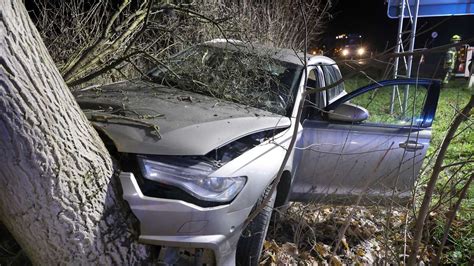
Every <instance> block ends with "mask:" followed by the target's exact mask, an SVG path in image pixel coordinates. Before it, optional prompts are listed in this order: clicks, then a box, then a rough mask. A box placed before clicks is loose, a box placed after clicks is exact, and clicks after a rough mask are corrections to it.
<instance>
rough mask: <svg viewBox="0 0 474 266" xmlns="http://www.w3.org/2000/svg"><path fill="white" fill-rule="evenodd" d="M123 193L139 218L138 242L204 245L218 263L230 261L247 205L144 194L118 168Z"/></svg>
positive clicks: (127, 174) (226, 263)
mask: <svg viewBox="0 0 474 266" xmlns="http://www.w3.org/2000/svg"><path fill="white" fill-rule="evenodd" d="M120 181H121V184H122V188H123V197H124V199H125V200H126V201H127V202H128V203H129V205H130V208H131V210H132V212H133V214H135V216H136V217H137V218H138V220H139V221H140V237H139V241H140V242H142V243H147V244H152V245H160V246H169V247H182V248H207V249H211V250H213V252H214V255H215V258H216V263H217V264H218V265H233V264H234V263H235V249H236V246H237V242H238V240H239V237H240V233H241V231H242V225H243V223H244V221H245V219H246V217H247V216H248V214H249V213H250V210H251V207H249V208H244V209H240V210H239V209H238V210H235V209H233V208H232V206H231V205H232V204H229V205H221V206H216V207H210V208H203V207H199V206H196V205H194V204H191V203H188V202H185V201H181V200H172V199H162V198H152V197H147V196H144V195H143V193H142V192H141V190H140V187H139V186H138V183H137V180H136V179H135V176H134V175H133V174H132V173H129V172H122V173H121V174H120Z"/></svg>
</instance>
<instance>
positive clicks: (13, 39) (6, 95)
mask: <svg viewBox="0 0 474 266" xmlns="http://www.w3.org/2000/svg"><path fill="white" fill-rule="evenodd" d="M0 6H1V7H2V8H1V9H0V43H1V44H0V220H1V221H2V222H3V223H4V224H5V226H6V227H7V228H8V230H9V231H10V232H11V233H12V234H13V236H14V237H15V239H16V240H17V241H18V243H19V244H20V245H21V247H22V248H23V249H24V251H25V252H26V254H27V255H28V256H29V258H30V259H31V260H32V262H33V263H34V264H66V263H72V262H74V263H77V264H101V265H102V264H118V265H124V264H142V263H146V262H149V261H150V259H151V258H152V256H150V254H151V248H150V247H148V246H145V245H141V244H139V243H137V242H136V240H135V239H136V237H134V236H135V235H136V232H135V230H134V229H133V227H132V223H133V222H134V220H133V215H131V213H130V210H129V209H128V207H127V205H126V204H125V203H124V202H123V200H122V199H121V195H120V187H119V186H120V184H119V182H118V180H117V178H116V177H115V176H114V166H113V164H112V160H111V157H110V155H109V154H108V152H107V150H106V149H105V147H104V145H103V143H102V141H101V140H100V138H99V137H98V135H97V133H96V132H95V131H94V129H93V128H92V127H91V126H90V124H89V123H88V121H87V119H86V118H85V116H84V115H83V113H82V111H81V110H80V108H79V107H78V105H77V103H76V102H75V100H74V98H73V97H72V95H71V93H70V92H69V90H68V88H67V87H66V85H65V83H64V80H63V79H62V77H61V75H60V74H59V71H58V70H57V69H56V67H55V65H54V63H53V61H52V60H51V58H50V56H49V54H48V52H47V50H46V48H45V46H44V43H43V41H42V40H41V38H40V35H39V34H38V32H37V30H36V29H35V27H34V26H33V23H32V22H31V20H30V18H29V17H28V14H27V11H26V9H25V7H24V6H23V4H22V2H21V1H20V0H0Z"/></svg>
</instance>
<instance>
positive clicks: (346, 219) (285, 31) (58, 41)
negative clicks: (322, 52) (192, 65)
mask: <svg viewBox="0 0 474 266" xmlns="http://www.w3.org/2000/svg"><path fill="white" fill-rule="evenodd" d="M292 3H293V2H292V1H290V0H282V4H281V5H274V4H271V1H250V0H249V1H247V0H245V1H239V3H238V4H235V3H233V1H195V2H191V3H188V1H156V2H153V1H143V3H142V4H141V5H137V4H136V3H134V2H133V1H127V0H125V1H123V2H121V3H119V4H113V3H112V2H108V1H105V2H103V1H100V2H97V3H96V4H94V5H84V2H83V1H80V0H77V1H71V3H70V4H69V5H61V4H57V3H56V2H54V1H42V2H40V1H38V2H37V4H38V6H37V10H36V11H37V12H36V13H34V14H33V16H34V17H35V19H34V20H35V23H36V26H37V27H38V28H39V31H40V33H41V35H42V38H43V39H44V40H45V41H46V42H47V44H48V49H49V52H50V53H51V55H52V57H53V59H54V60H55V62H56V64H57V66H58V68H59V69H60V71H61V74H62V76H63V78H64V79H65V81H66V82H67V83H68V85H70V86H71V89H74V88H72V86H83V85H85V84H87V83H90V82H92V83H97V82H98V79H100V81H101V82H107V81H109V80H117V79H128V78H131V77H133V76H135V75H143V74H144V73H142V72H143V69H146V68H147V67H149V66H150V65H155V66H156V65H159V66H163V65H164V64H163V60H164V58H165V57H167V56H168V55H169V54H173V53H174V52H176V51H178V50H181V49H182V48H183V47H188V46H190V45H192V44H195V43H198V42H202V41H205V40H209V39H212V38H222V37H223V38H238V39H244V40H248V41H259V42H261V43H265V44H270V45H275V46H283V47H288V48H293V49H295V50H297V49H304V48H305V46H304V43H305V41H308V40H313V41H314V40H317V38H318V36H319V34H320V33H321V29H322V24H323V22H324V21H325V19H327V17H328V16H327V8H328V5H325V4H323V1H317V0H315V1H306V2H305V3H306V4H305V5H306V6H304V7H305V8H307V9H306V12H305V13H306V15H307V17H306V18H305V19H300V18H301V17H302V16H295V15H294V14H295V13H296V12H299V11H300V10H299V9H298V7H297V5H293V4H292ZM302 9H303V8H302ZM51 23H53V24H54V27H51ZM307 24H308V25H311V26H310V27H308V26H305V25H307ZM302 28H305V29H306V32H305V31H302V30H301V29H302ZM63 30H64V31H63ZM267 62H268V61H264V62H258V63H255V64H254V65H255V66H256V69H254V70H255V71H253V72H248V75H249V76H250V78H249V79H247V80H246V81H251V82H253V81H255V80H258V79H260V78H261V77H262V75H261V73H257V71H258V70H262V69H263V68H264V67H261V66H262V65H265V63H267ZM262 63H263V64H262ZM223 66H224V65H223ZM259 67H261V68H260V69H258V68H259ZM167 71H171V72H174V73H171V72H168V73H167V75H168V76H167V77H166V78H164V79H163V80H162V81H163V82H165V81H166V80H168V82H169V83H173V82H176V81H173V77H175V74H178V75H183V74H187V73H190V71H187V70H186V69H179V68H173V69H171V70H170V69H167ZM180 71H181V72H180ZM206 71H207V72H206ZM212 73H213V71H212V70H210V69H204V71H203V72H202V73H201V76H199V77H198V76H193V77H190V78H189V79H188V80H189V81H191V82H193V83H196V82H197V83H200V84H198V85H199V86H198V87H199V88H200V89H206V90H208V89H209V88H208V87H206V85H211V89H210V90H208V91H207V92H208V93H209V94H212V93H214V92H216V90H217V89H219V88H220V87H219V85H220V84H221V83H223V82H227V83H228V84H226V85H228V86H226V88H235V87H239V88H243V87H246V86H251V85H247V84H245V85H242V84H240V83H239V84H237V85H238V86H237V85H236V84H233V83H232V82H233V81H234V80H236V79H234V77H239V75H240V76H242V75H241V73H242V72H241V71H240V70H239V69H231V68H227V67H226V69H224V71H223V72H222V73H223V74H225V75H224V76H223V77H220V78H219V79H217V80H216V79H213V78H214V77H212ZM273 74H274V73H273V72H272V71H267V73H265V75H266V76H271V75H273ZM278 74H282V73H278ZM265 75H264V76H263V77H265ZM155 78H157V77H155ZM202 80H204V81H205V82H203V81H202ZM258 81H260V80H258ZM265 81H266V82H267V84H265V85H266V87H271V86H273V85H275V84H271V79H265ZM369 82H371V80H370V79H362V78H354V79H350V80H347V81H346V82H345V85H346V88H347V89H348V90H349V91H350V90H352V89H354V88H357V87H360V86H362V85H365V84H366V83H369ZM204 83H206V84H204ZM251 84H252V83H251ZM279 85H281V84H279ZM283 85H289V84H283ZM232 86H233V87H232ZM218 87H219V88H218ZM278 89H281V88H278ZM284 89H285V90H288V86H286V88H284ZM232 92H234V90H232ZM411 92H412V93H413V92H415V91H414V90H412V91H411ZM218 93H221V94H222V95H219V97H220V98H224V99H232V100H234V101H237V102H245V97H243V96H246V95H244V94H243V93H241V94H240V95H239V97H242V98H240V99H236V97H234V96H232V95H230V94H226V92H225V91H218ZM264 94H265V90H262V94H259V95H256V96H255V98H258V97H263V96H262V95H264ZM275 95H278V94H275ZM275 95H271V96H268V97H269V98H272V99H273V98H276V97H275ZM471 95H472V91H469V90H468V89H467V88H466V86H465V81H463V80H456V81H453V82H452V83H450V84H449V85H448V86H446V87H445V88H444V89H443V90H442V92H441V98H440V101H439V104H438V110H437V116H436V120H435V123H434V125H433V137H432V144H431V146H430V149H429V151H428V155H427V158H426V159H425V161H424V166H423V171H422V175H421V177H420V178H419V180H418V183H417V186H416V189H415V191H414V192H415V195H416V197H415V198H414V201H413V205H412V206H409V208H404V207H399V206H397V207H390V208H385V207H370V208H367V207H360V206H353V207H334V206H322V205H317V202H316V204H309V205H301V204H292V205H291V206H290V208H289V209H288V211H287V212H286V214H283V215H282V217H281V219H280V220H278V221H277V222H275V223H274V225H273V227H272V228H271V229H270V233H269V234H268V237H267V240H268V241H267V243H266V244H265V249H264V253H263V258H262V260H263V262H265V263H278V262H280V263H300V262H315V261H329V262H331V263H336V264H338V263H378V262H387V263H400V262H405V261H406V256H407V254H408V253H409V250H408V246H409V245H410V243H411V242H413V236H414V233H416V232H415V230H416V229H415V228H417V227H416V224H415V222H414V221H415V219H416V217H417V213H418V211H419V209H420V207H419V206H420V204H421V199H422V198H423V195H424V192H425V188H426V187H427V184H428V183H429V179H430V177H431V176H432V174H433V165H434V164H435V161H436V158H437V156H438V154H439V153H438V152H439V150H440V146H441V145H442V143H443V140H444V139H445V133H446V132H447V131H448V130H449V128H450V126H451V124H452V121H453V120H455V116H457V115H458V117H459V113H460V110H461V109H462V108H463V107H464V106H465V105H466V103H468V102H469V98H470V97H471ZM375 96H376V97H375ZM389 96H390V91H376V92H374V93H373V94H367V98H365V99H362V100H361V101H360V102H354V103H357V104H359V105H362V106H366V107H367V106H368V105H369V104H370V105H371V106H372V107H373V108H375V109H378V110H379V111H382V112H385V113H386V115H384V116H375V115H374V116H372V118H371V119H374V122H393V121H402V123H405V124H409V123H410V122H411V121H412V119H413V116H414V115H415V113H410V112H408V113H407V114H405V115H403V114H402V113H400V112H399V111H398V110H400V106H399V105H397V106H395V110H396V112H395V114H394V115H389V109H387V108H388V107H389V105H388V99H389ZM419 96H420V95H417V94H412V96H411V97H410V99H414V100H415V101H414V102H415V103H416V104H415V106H409V108H408V110H416V109H417V108H418V109H419V107H420V106H421V102H420V99H422V98H423V97H419ZM415 97H416V98H415ZM418 97H419V98H418ZM267 102H268V101H267ZM272 102H276V103H277V104H279V103H278V100H275V101H272ZM272 102H270V103H269V106H267V108H268V109H269V110H271V109H272V108H278V109H282V108H283V109H284V107H285V103H283V105H278V106H276V107H275V106H274V105H275V103H272ZM258 104H259V102H258V101H256V103H255V105H258ZM412 107H413V108H412ZM280 111H281V112H282V113H283V110H280ZM471 113H472V111H471ZM407 118H408V119H407ZM472 127H473V124H472V117H469V115H466V118H465V119H464V121H463V122H462V123H461V124H460V127H459V129H458V130H457V131H456V133H455V136H454V138H453V141H452V142H451V143H450V145H449V148H448V149H447V152H446V155H445V156H444V158H443V164H442V166H441V171H440V173H439V178H437V182H436V186H435V190H434V194H433V197H432V198H431V204H429V206H428V207H429V212H428V213H429V214H428V217H427V219H426V220H425V219H422V221H423V223H424V224H425V226H424V228H423V230H422V231H421V233H422V243H421V246H420V248H419V250H420V251H421V252H420V259H421V260H423V261H425V262H432V261H433V260H435V259H436V257H437V256H439V255H440V254H442V257H441V261H440V262H442V263H453V264H462V263H466V264H467V263H469V260H470V258H472V257H473V255H474V254H473V250H474V227H473V223H472V221H473V218H474V217H473V215H474V214H473V210H474V188H473V187H472V186H471V180H472V173H473V172H474V158H473V156H474V130H473V129H472ZM342 229H344V230H342ZM341 232H342V233H341ZM0 236H1V237H0V264H1V265H3V264H12V263H13V264H24V263H27V261H28V259H27V258H26V256H25V255H24V252H23V251H21V249H20V248H19V246H18V245H17V244H16V242H15V241H14V240H13V239H12V237H11V235H10V234H9V233H8V232H7V230H6V228H4V227H3V226H1V225H0ZM336 240H337V241H336Z"/></svg>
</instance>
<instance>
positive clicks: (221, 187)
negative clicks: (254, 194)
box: [138, 157, 247, 202]
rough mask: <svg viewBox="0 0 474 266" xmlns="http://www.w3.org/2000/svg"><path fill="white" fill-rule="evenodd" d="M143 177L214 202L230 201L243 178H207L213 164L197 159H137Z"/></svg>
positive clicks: (212, 170)
mask: <svg viewBox="0 0 474 266" xmlns="http://www.w3.org/2000/svg"><path fill="white" fill-rule="evenodd" d="M138 160H139V163H140V167H141V170H142V173H143V175H144V177H145V178H147V179H150V180H153V181H156V182H159V183H162V184H167V185H171V186H175V187H179V188H181V189H182V190H184V191H186V192H187V193H189V194H191V195H193V196H194V197H196V198H198V199H201V200H205V201H214V202H227V201H231V200H232V199H233V198H235V196H237V194H238V193H239V192H240V191H241V190H242V188H243V187H244V185H245V182H246V181H247V178H246V177H243V176H238V177H210V176H209V174H211V173H212V172H214V171H215V170H217V168H218V167H216V166H214V165H213V164H211V163H209V162H206V161H203V160H197V159H185V158H179V157H178V158H176V157H171V158H165V157H161V158H160V160H159V161H155V160H150V159H147V158H143V157H139V158H138Z"/></svg>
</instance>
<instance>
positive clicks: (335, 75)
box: [322, 65, 344, 103]
mask: <svg viewBox="0 0 474 266" xmlns="http://www.w3.org/2000/svg"><path fill="white" fill-rule="evenodd" d="M322 69H323V72H324V79H325V80H326V86H328V85H331V84H333V83H335V82H337V81H339V80H340V79H341V78H342V76H341V72H340V71H339V68H337V66H336V65H324V66H322ZM343 91H344V83H341V84H338V85H337V86H335V87H333V88H331V89H328V90H327V91H326V98H327V100H328V103H329V102H332V100H333V99H334V98H335V97H336V96H338V95H339V94H340V93H341V92H343Z"/></svg>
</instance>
